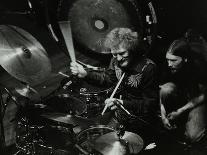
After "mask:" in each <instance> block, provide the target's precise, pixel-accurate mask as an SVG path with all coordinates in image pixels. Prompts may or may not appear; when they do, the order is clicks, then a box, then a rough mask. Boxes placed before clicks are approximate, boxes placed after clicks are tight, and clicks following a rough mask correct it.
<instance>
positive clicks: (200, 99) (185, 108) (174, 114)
mask: <svg viewBox="0 0 207 155" xmlns="http://www.w3.org/2000/svg"><path fill="white" fill-rule="evenodd" d="M199 89H200V93H199V94H198V95H197V96H195V97H193V98H192V99H191V100H189V101H188V102H187V104H185V105H184V106H183V107H181V108H179V109H177V110H176V111H174V112H172V113H170V114H168V118H169V119H170V120H174V119H176V118H177V117H179V116H180V115H181V114H183V113H185V112H187V111H190V110H191V109H193V108H195V107H197V106H199V105H200V104H202V103H204V101H205V98H206V94H205V89H204V86H203V85H201V84H199Z"/></svg>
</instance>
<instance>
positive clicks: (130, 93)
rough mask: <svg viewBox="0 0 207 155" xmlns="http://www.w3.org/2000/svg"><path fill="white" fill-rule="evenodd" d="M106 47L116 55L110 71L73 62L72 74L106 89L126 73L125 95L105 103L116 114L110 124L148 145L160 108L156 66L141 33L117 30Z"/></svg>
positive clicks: (106, 42) (109, 36)
mask: <svg viewBox="0 0 207 155" xmlns="http://www.w3.org/2000/svg"><path fill="white" fill-rule="evenodd" d="M104 45H105V47H106V49H107V50H108V51H110V52H111V54H112V56H113V57H112V59H111V62H110V65H109V68H108V69H107V70H105V71H102V72H100V71H99V72H97V71H87V70H86V69H84V67H83V66H82V65H80V64H78V63H76V62H71V64H70V69H71V72H72V74H73V75H76V76H77V77H79V78H84V79H86V80H87V81H88V82H92V83H93V84H94V83H95V84H98V85H104V86H114V85H115V84H116V83H117V82H118V81H119V80H120V79H121V77H122V74H123V73H125V77H124V79H123V81H122V83H121V86H120V88H123V90H122V91H121V93H120V94H121V95H120V96H119V97H113V98H107V99H106V100H105V104H106V105H107V108H108V109H109V110H110V111H113V112H114V115H113V117H112V119H111V120H110V122H109V124H108V125H110V126H112V127H115V128H117V127H119V125H120V124H122V125H123V126H124V127H125V130H126V131H131V132H134V133H137V134H139V135H140V136H141V137H142V138H143V139H144V141H145V144H146V143H147V141H148V140H150V141H151V137H152V127H153V125H154V124H155V122H156V121H157V111H158V109H159V104H158V99H159V89H158V88H159V87H158V80H157V69H156V64H155V63H154V62H153V61H152V60H150V59H149V58H147V57H146V56H145V53H146V50H145V49H144V48H143V47H144V46H143V42H142V38H141V37H140V35H139V33H138V32H134V31H132V30H131V29H129V28H114V29H113V30H112V31H111V32H109V33H108V35H107V36H106V39H105V41H104ZM120 97H121V98H120ZM119 104H121V105H122V106H123V107H124V108H125V109H126V110H127V111H129V112H130V115H129V114H127V113H126V112H125V111H124V110H123V109H121V108H120V106H118V105H119Z"/></svg>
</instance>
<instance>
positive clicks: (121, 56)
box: [111, 46, 131, 68]
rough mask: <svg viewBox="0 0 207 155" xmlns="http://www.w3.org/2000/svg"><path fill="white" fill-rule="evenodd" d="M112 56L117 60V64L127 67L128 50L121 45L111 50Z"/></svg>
mask: <svg viewBox="0 0 207 155" xmlns="http://www.w3.org/2000/svg"><path fill="white" fill-rule="evenodd" d="M111 52H112V55H113V57H114V58H115V59H116V60H117V61H118V65H119V66H120V67H122V68H127V67H129V65H130V61H131V59H130V55H129V51H128V50H127V49H126V48H124V47H123V46H119V48H117V49H114V50H112V51H111Z"/></svg>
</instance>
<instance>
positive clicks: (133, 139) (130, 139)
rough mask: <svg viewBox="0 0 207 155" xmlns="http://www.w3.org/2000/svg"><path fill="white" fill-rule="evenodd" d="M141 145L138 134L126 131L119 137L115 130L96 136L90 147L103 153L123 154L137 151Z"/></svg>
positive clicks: (104, 154) (106, 154)
mask: <svg viewBox="0 0 207 155" xmlns="http://www.w3.org/2000/svg"><path fill="white" fill-rule="evenodd" d="M143 145H144V142H143V140H142V138H141V137H140V136H139V135H137V134H135V133H132V132H128V131H126V132H125V133H124V135H123V137H121V139H120V138H119V137H118V135H117V133H116V132H110V133H107V134H105V135H103V136H101V137H99V138H97V139H96V140H95V142H94V144H93V145H92V147H93V148H94V149H95V150H97V151H98V152H100V153H102V154H103V155H111V154H113V155H125V154H137V153H139V152H140V151H141V150H142V149H143Z"/></svg>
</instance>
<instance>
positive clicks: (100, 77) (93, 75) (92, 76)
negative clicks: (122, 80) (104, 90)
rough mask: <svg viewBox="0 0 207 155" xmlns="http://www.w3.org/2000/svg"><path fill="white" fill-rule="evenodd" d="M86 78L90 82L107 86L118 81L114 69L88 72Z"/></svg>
mask: <svg viewBox="0 0 207 155" xmlns="http://www.w3.org/2000/svg"><path fill="white" fill-rule="evenodd" d="M85 79H86V81H88V82H89V83H92V84H97V85H101V86H106V87H107V86H111V85H113V84H114V83H116V81H117V78H116V75H115V73H114V71H113V70H107V71H104V72H88V73H87V76H86V77H85Z"/></svg>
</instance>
